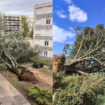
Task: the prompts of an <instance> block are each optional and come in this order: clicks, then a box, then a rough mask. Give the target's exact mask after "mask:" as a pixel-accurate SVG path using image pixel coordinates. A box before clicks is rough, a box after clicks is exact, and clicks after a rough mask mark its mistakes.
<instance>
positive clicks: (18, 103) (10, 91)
mask: <svg viewBox="0 0 105 105" xmlns="http://www.w3.org/2000/svg"><path fill="white" fill-rule="evenodd" d="M0 99H1V100H2V105H31V104H30V103H29V102H28V101H27V100H26V99H25V98H24V97H23V96H22V95H21V94H20V93H19V92H18V91H17V90H16V89H15V87H14V86H13V85H12V84H11V83H10V82H8V81H7V80H6V78H5V77H4V76H2V75H1V74H0Z"/></svg>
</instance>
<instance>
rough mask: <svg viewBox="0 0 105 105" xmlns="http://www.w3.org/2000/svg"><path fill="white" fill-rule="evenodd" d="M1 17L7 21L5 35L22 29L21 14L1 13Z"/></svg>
mask: <svg viewBox="0 0 105 105" xmlns="http://www.w3.org/2000/svg"><path fill="white" fill-rule="evenodd" d="M0 17H2V18H3V19H5V20H6V21H7V25H8V28H7V30H6V31H5V32H4V34H5V35H9V34H10V32H17V31H19V30H20V22H21V15H6V14H0Z"/></svg>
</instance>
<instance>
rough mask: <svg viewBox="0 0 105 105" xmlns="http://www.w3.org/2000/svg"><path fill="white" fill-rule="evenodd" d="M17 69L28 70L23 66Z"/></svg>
mask: <svg viewBox="0 0 105 105" xmlns="http://www.w3.org/2000/svg"><path fill="white" fill-rule="evenodd" d="M17 68H18V69H26V68H25V67H23V66H18V67H17Z"/></svg>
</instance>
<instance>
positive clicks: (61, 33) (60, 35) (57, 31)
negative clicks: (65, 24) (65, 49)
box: [53, 25, 75, 43]
mask: <svg viewBox="0 0 105 105" xmlns="http://www.w3.org/2000/svg"><path fill="white" fill-rule="evenodd" d="M74 36H75V34H74V33H73V32H71V31H66V30H64V29H63V28H60V27H58V26H57V25H53V42H59V43H64V42H65V41H66V40H67V39H68V38H72V37H74Z"/></svg>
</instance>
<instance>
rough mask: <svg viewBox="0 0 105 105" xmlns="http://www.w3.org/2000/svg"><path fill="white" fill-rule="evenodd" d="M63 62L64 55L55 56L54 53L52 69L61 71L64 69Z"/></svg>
mask: <svg viewBox="0 0 105 105" xmlns="http://www.w3.org/2000/svg"><path fill="white" fill-rule="evenodd" d="M64 62H65V56H64V55H61V56H57V55H55V56H54V57H53V70H54V71H58V72H59V71H62V70H63V69H64Z"/></svg>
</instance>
